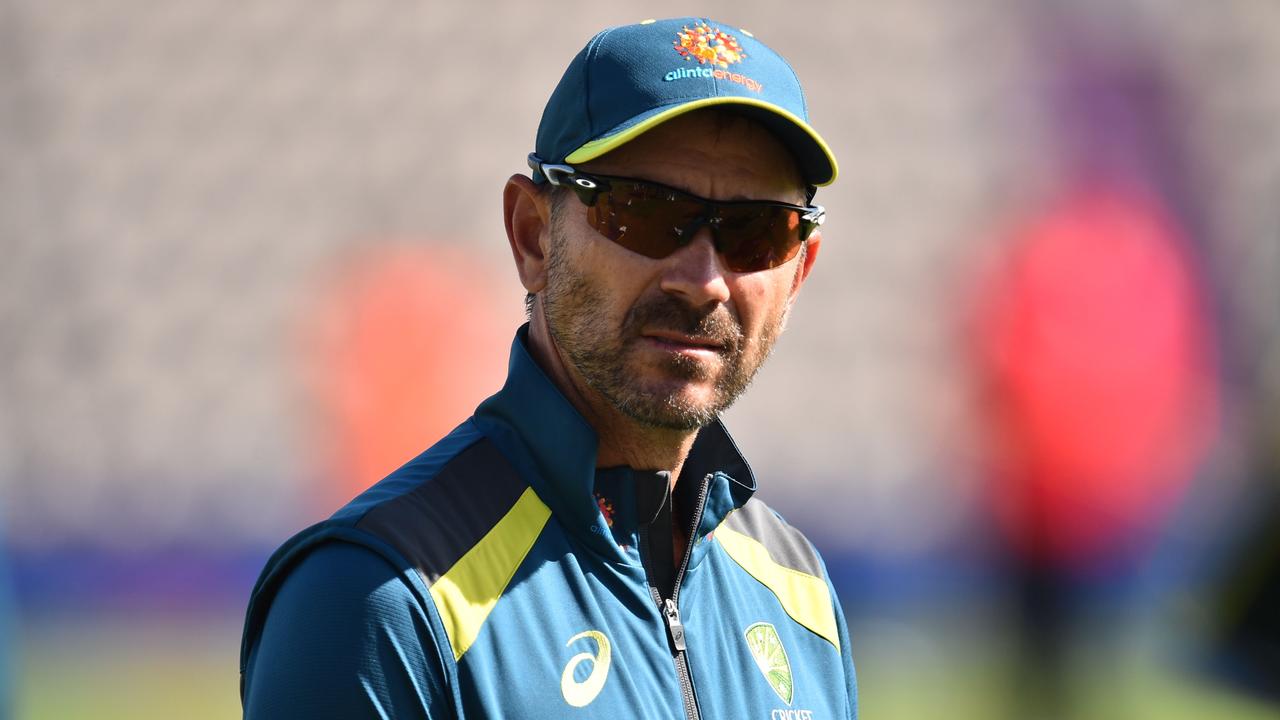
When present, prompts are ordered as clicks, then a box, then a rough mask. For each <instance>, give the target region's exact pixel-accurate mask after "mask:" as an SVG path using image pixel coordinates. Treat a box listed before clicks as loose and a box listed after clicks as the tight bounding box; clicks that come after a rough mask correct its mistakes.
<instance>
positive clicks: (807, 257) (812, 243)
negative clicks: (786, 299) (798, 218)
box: [791, 228, 822, 302]
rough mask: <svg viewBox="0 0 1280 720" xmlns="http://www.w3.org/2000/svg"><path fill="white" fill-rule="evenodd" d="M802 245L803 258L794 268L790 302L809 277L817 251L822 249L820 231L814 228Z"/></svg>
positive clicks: (793, 300)
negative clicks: (794, 274)
mask: <svg viewBox="0 0 1280 720" xmlns="http://www.w3.org/2000/svg"><path fill="white" fill-rule="evenodd" d="M804 245H805V247H804V257H803V258H801V259H800V266H799V267H797V268H796V278H795V280H794V281H793V282H792V283H791V301H792V302H795V299H796V294H797V293H799V292H800V286H801V285H803V284H804V281H805V280H806V279H807V278H808V277H809V273H810V271H812V270H813V263H814V262H816V261H817V259H818V251H819V250H821V249H822V231H821V230H819V229H816V228H815V229H814V231H813V232H812V233H811V234H810V235H809V239H808V240H805V242H804Z"/></svg>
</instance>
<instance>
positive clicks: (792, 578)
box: [714, 498, 841, 651]
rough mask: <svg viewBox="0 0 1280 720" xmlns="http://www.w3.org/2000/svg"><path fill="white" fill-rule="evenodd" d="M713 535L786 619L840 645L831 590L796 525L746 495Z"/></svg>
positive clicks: (836, 647) (811, 548) (839, 634)
mask: <svg viewBox="0 0 1280 720" xmlns="http://www.w3.org/2000/svg"><path fill="white" fill-rule="evenodd" d="M714 534H715V539H716V543H717V544H718V545H719V546H720V547H721V548H722V549H723V550H724V552H725V554H726V555H728V556H729V558H730V559H731V560H733V562H734V563H736V564H737V565H738V566H739V567H741V568H742V570H743V571H745V572H746V573H747V574H748V575H750V576H751V577H753V578H755V580H756V581H757V582H759V583H760V584H761V585H763V586H764V587H765V588H767V589H768V590H769V592H771V593H772V594H773V595H774V597H776V598H777V600H778V604H779V605H780V606H781V607H782V610H783V611H784V612H785V613H786V614H787V615H788V616H790V618H791V619H792V620H794V621H795V622H796V623H798V624H800V625H802V626H804V627H806V628H808V629H809V630H810V631H811V632H813V633H814V634H815V635H817V636H819V637H821V638H823V639H824V640H826V641H827V642H829V643H831V645H832V646H833V647H834V648H835V649H836V650H837V651H839V650H840V647H841V633H840V627H839V620H838V617H839V612H838V611H839V608H838V606H837V604H836V599H835V593H834V591H833V590H832V588H831V583H830V580H829V579H828V578H827V571H826V567H825V566H824V565H823V563H822V559H821V558H820V557H819V556H818V551H817V550H815V549H814V547H813V545H812V544H811V543H810V542H809V540H808V539H807V538H805V536H804V535H803V534H802V533H801V532H800V531H799V530H797V529H795V528H794V527H792V526H791V525H789V524H787V522H786V521H785V520H783V519H782V517H781V516H779V515H778V514H777V513H776V512H774V511H773V510H772V509H770V508H769V506H768V505H765V504H764V502H762V501H760V500H757V499H755V498H752V499H750V500H748V501H747V502H746V503H745V504H744V505H742V507H740V508H738V509H737V510H734V511H733V512H731V513H729V515H728V516H727V517H725V519H724V521H723V522H721V523H720V526H719V527H717V528H716V530H715V533H714Z"/></svg>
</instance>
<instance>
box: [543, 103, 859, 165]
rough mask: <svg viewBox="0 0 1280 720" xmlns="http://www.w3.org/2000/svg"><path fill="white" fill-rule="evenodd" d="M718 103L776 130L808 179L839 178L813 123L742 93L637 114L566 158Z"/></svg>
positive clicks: (590, 155) (592, 153)
mask: <svg viewBox="0 0 1280 720" xmlns="http://www.w3.org/2000/svg"><path fill="white" fill-rule="evenodd" d="M714 105H736V106H739V107H740V108H742V109H743V110H744V111H746V113H747V114H748V115H750V116H751V118H752V119H754V120H756V121H758V122H760V123H761V124H762V125H764V126H765V127H767V128H768V129H769V130H771V131H773V133H774V134H775V135H777V136H778V139H779V140H781V141H782V143H783V144H784V145H786V146H787V148H788V149H789V150H791V152H792V154H793V155H795V158H796V162H797V163H798V164H799V166H800V171H801V173H803V174H804V177H805V181H806V182H808V183H810V184H813V185H817V186H825V185H830V184H831V183H833V182H835V179H836V175H837V174H838V173H839V167H838V166H837V165H836V157H835V155H834V154H832V152H831V148H830V147H828V146H827V142H826V141H825V140H823V139H822V136H821V135H819V134H818V133H817V131H816V130H814V129H813V128H812V127H809V123H807V122H805V121H804V120H802V119H801V118H799V117H797V116H796V115H794V114H792V113H790V112H788V111H787V110H785V109H783V108H781V107H778V106H777V105H774V104H773V103H769V102H765V101H763V100H756V99H754V98H748V97H739V96H721V97H712V98H701V99H698V100H692V101H690V102H686V103H681V104H679V105H673V106H671V107H668V108H663V109H661V110H658V111H656V112H653V113H652V114H650V115H648V116H641V117H640V120H639V121H636V120H635V119H634V118H633V119H632V120H631V121H629V122H628V124H626V125H623V126H622V127H620V128H615V129H614V130H611V131H610V132H609V133H608V134H605V135H602V136H601V137H598V138H596V139H595V140H591V141H588V142H587V143H585V144H583V145H582V147H579V148H578V149H577V150H574V151H573V152H571V153H569V154H568V155H567V156H566V157H565V159H564V161H565V162H567V163H582V162H587V161H588V160H594V159H595V158H598V157H600V156H601V155H604V154H605V153H607V152H609V151H610V150H614V149H616V148H618V147H621V146H622V145H625V144H627V143H629V142H631V141H632V140H634V139H636V138H637V137H639V136H640V135H643V134H644V133H646V132H648V131H649V130H652V129H653V128H655V127H657V126H658V125H661V124H662V123H664V122H666V121H668V120H671V119H672V118H675V117H679V116H681V115H684V114H685V113H688V112H692V111H694V110H699V109H701V108H706V107H711V106H714Z"/></svg>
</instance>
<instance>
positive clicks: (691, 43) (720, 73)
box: [662, 22, 764, 93]
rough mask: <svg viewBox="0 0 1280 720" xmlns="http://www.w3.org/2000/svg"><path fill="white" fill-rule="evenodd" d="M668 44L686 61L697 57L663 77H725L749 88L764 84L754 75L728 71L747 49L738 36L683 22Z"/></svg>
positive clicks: (760, 86) (666, 79)
mask: <svg viewBox="0 0 1280 720" xmlns="http://www.w3.org/2000/svg"><path fill="white" fill-rule="evenodd" d="M671 47H673V48H674V49H675V51H676V52H677V53H679V55H680V57H682V58H684V59H685V60H686V61H689V60H697V61H698V66H697V67H678V68H676V69H675V70H672V71H671V72H669V73H667V74H666V75H664V76H663V78H662V79H663V80H665V81H667V82H674V81H676V80H686V79H689V78H708V79H715V80H727V81H729V82H732V83H737V84H738V85H742V86H743V87H745V88H747V89H748V90H751V91H752V92H756V93H758V92H761V91H762V90H764V86H763V85H761V84H760V82H759V81H758V80H756V79H755V78H751V77H748V76H746V75H743V74H741V73H736V72H729V70H728V67H729V66H730V65H735V64H737V63H740V62H742V61H743V60H744V59H745V58H746V57H747V53H746V52H745V51H743V49H742V45H740V44H739V43H738V38H736V37H734V36H732V35H730V34H729V33H727V32H724V31H723V30H721V29H720V28H713V27H711V26H710V25H708V24H706V23H705V22H700V23H698V24H696V25H694V26H693V27H692V28H690V27H689V26H688V25H685V26H684V29H682V30H681V31H680V32H678V33H676V39H675V42H673V43H671Z"/></svg>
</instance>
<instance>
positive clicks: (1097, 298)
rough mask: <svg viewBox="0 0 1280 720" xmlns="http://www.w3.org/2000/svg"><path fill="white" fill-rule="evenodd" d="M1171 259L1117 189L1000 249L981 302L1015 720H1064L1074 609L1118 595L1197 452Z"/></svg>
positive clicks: (1194, 367)
mask: <svg viewBox="0 0 1280 720" xmlns="http://www.w3.org/2000/svg"><path fill="white" fill-rule="evenodd" d="M1184 249H1185V245H1184V242H1183V238H1182V237H1181V236H1180V233H1179V229H1178V227H1177V225H1176V224H1175V222H1174V221H1173V220H1172V219H1171V217H1170V216H1169V214H1167V213H1166V212H1165V211H1164V210H1163V206H1162V205H1161V203H1159V202H1158V201H1156V200H1154V199H1152V198H1151V197H1149V196H1148V195H1145V194H1143V193H1141V192H1135V191H1130V190H1129V189H1128V188H1127V186H1124V185H1122V184H1120V183H1095V184H1093V185H1090V186H1081V187H1079V188H1078V189H1076V190H1075V191H1073V192H1069V193H1067V194H1065V195H1064V196H1063V197H1062V198H1061V199H1060V200H1059V201H1058V202H1057V203H1056V204H1054V205H1052V206H1051V207H1050V208H1049V209H1048V210H1047V211H1046V212H1044V213H1043V214H1041V215H1040V216H1038V217H1037V218H1035V219H1033V220H1032V221H1031V222H1029V223H1028V224H1026V225H1025V226H1023V227H1022V228H1021V229H1020V230H1018V231H1017V232H1016V233H1015V234H1014V236H1013V242H1012V244H1011V247H1010V250H1009V254H1008V255H1007V257H1006V258H1005V262H1004V263H1002V264H1001V265H1000V267H999V269H998V270H997V271H996V272H995V273H994V274H993V275H992V276H991V277H990V278H989V281H990V282H989V283H988V284H987V285H986V286H985V287H984V289H983V293H982V295H981V296H980V311H979V322H978V335H977V338H976V342H977V343H978V347H979V358H980V359H979V368H980V370H979V372H980V375H981V376H982V377H983V381H984V385H985V387H986V390H987V392H988V401H989V403H990V407H989V412H990V417H989V430H990V434H991V440H992V453H991V468H990V473H989V475H990V478H991V483H990V486H989V490H990V506H991V508H992V512H993V514H994V515H995V516H996V518H997V519H998V526H999V528H1000V533H1001V536H1002V538H1003V541H1004V545H1005V547H1006V548H1008V550H1009V551H1010V552H1009V556H1010V557H1009V560H1010V561H1011V564H1012V580H1013V586H1014V596H1015V597H1016V600H1017V617H1018V620H1019V628H1020V631H1019V635H1018V640H1019V643H1020V645H1019V646H1018V647H1019V652H1020V655H1021V657H1019V659H1018V662H1017V664H1016V665H1015V667H1017V668H1018V671H1017V673H1018V676H1017V677H1016V678H1015V687H1016V689H1017V693H1016V694H1015V700H1016V701H1017V702H1018V703H1019V705H1020V706H1019V707H1018V708H1017V709H1016V711H1015V712H1016V714H1017V716H1019V717H1022V716H1026V715H1027V714H1028V713H1030V714H1032V715H1034V716H1037V717H1058V716H1064V715H1066V716H1069V715H1070V713H1071V712H1072V711H1071V710H1070V706H1071V700H1072V697H1071V693H1070V689H1069V684H1070V682H1071V679H1072V678H1071V668H1070V667H1068V658H1069V657H1070V655H1071V652H1070V647H1069V644H1070V643H1071V642H1072V641H1073V635H1074V632H1075V631H1076V630H1078V629H1079V628H1077V627H1074V625H1075V624H1076V623H1077V622H1078V621H1079V620H1080V619H1081V617H1082V615H1083V614H1084V613H1083V607H1082V605H1083V603H1082V595H1084V594H1087V593H1088V591H1096V590H1098V589H1108V588H1110V589H1112V590H1114V589H1116V588H1120V589H1121V590H1123V589H1124V587H1125V586H1126V584H1127V583H1129V581H1131V579H1132V575H1133V568H1134V567H1136V566H1137V564H1138V562H1139V561H1140V560H1141V559H1142V558H1143V556H1144V550H1146V549H1147V548H1148V547H1149V546H1150V545H1151V544H1152V543H1153V541H1154V539H1155V537H1156V532H1157V530H1158V529H1159V527H1160V525H1161V523H1162V521H1164V520H1165V518H1166V517H1167V515H1168V514H1169V511H1170V509H1171V508H1172V506H1173V505H1174V504H1175V502H1176V501H1177V500H1178V499H1179V497H1180V496H1181V494H1182V492H1183V491H1184V489H1185V488H1186V486H1187V483H1188V481H1189V479H1190V477H1191V475H1192V473H1193V471H1194V467H1195V464H1196V462H1197V460H1198V459H1199V457H1200V455H1201V453H1202V451H1203V449H1204V448H1205V446H1206V441H1207V439H1208V437H1209V431H1210V429H1211V428H1212V426H1213V419H1214V416H1215V411H1214V408H1215V406H1216V393H1215V382H1214V380H1213V378H1214V374H1213V372H1212V368H1213V358H1212V354H1211V352H1210V350H1209V348H1210V347H1211V345H1210V340H1211V338H1210V337H1209V329H1208V327H1207V325H1206V320H1205V314H1204V311H1203V308H1202V307H1201V294H1200V290H1199V288H1198V287H1197V283H1196V280H1195V273H1194V272H1193V270H1194V269H1193V267H1192V266H1191V264H1190V262H1189V260H1188V259H1187V256H1186V255H1184V254H1183V253H1184ZM1121 594H1123V593H1121ZM1123 605H1124V603H1123V602H1118V603H1117V602H1114V600H1113V601H1112V613H1113V614H1114V612H1115V611H1116V610H1117V609H1118V610H1119V611H1120V613H1121V614H1120V619H1116V617H1112V618H1111V619H1110V621H1109V623H1110V624H1108V625H1107V628H1105V629H1100V630H1099V629H1095V635H1094V636H1093V641H1095V642H1096V641H1100V642H1103V643H1108V642H1118V641H1119V640H1118V639H1119V638H1120V637H1122V636H1123V633H1121V632H1117V631H1119V630H1122V629H1123V626H1124V624H1125V623H1124V620H1123V610H1124V608H1123ZM1101 655H1102V656H1104V657H1106V656H1108V655H1109V653H1102V654H1101Z"/></svg>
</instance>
